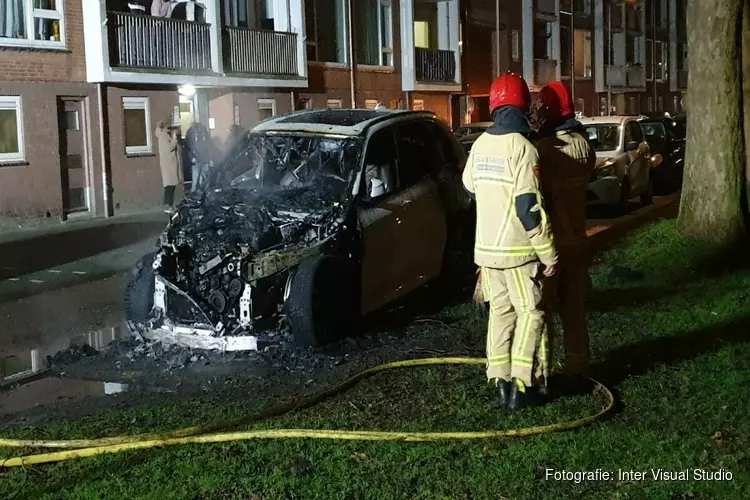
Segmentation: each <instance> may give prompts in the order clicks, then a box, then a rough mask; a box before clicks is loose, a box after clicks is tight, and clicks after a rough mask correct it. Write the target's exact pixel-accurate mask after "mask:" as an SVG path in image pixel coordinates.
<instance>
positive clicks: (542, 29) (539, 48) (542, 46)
mask: <svg viewBox="0 0 750 500" xmlns="http://www.w3.org/2000/svg"><path fill="white" fill-rule="evenodd" d="M553 27H554V23H550V22H547V21H541V20H538V19H536V20H534V59H550V58H551V56H552V29H553Z"/></svg>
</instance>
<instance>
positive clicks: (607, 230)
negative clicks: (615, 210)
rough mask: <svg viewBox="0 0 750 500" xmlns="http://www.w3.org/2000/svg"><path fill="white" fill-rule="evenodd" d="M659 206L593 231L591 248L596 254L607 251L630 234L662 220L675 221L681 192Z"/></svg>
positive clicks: (645, 208) (635, 213) (645, 209)
mask: <svg viewBox="0 0 750 500" xmlns="http://www.w3.org/2000/svg"><path fill="white" fill-rule="evenodd" d="M664 198H665V199H664V201H663V202H662V203H659V204H658V205H653V206H650V207H644V208H641V209H638V210H636V211H635V212H633V213H631V214H628V215H625V216H623V217H620V218H618V219H615V220H614V221H613V223H612V225H610V226H608V227H604V228H601V229H599V230H598V231H593V232H592V234H589V242H590V248H591V249H592V250H593V251H594V252H600V251H602V250H606V249H607V248H609V247H611V246H612V245H615V244H617V243H619V241H620V240H621V239H622V238H623V237H624V236H626V235H627V234H628V233H630V232H632V231H634V230H636V229H638V228H640V227H642V226H644V225H646V224H649V223H651V222H656V221H657V220H660V219H674V218H675V217H677V213H678V211H679V207H680V192H679V191H678V192H677V193H673V194H671V195H669V196H665V197H664Z"/></svg>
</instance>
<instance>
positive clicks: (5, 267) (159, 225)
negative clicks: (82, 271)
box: [0, 209, 168, 280]
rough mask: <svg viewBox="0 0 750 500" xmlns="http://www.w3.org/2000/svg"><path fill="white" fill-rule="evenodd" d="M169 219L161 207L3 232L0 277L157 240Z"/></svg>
mask: <svg viewBox="0 0 750 500" xmlns="http://www.w3.org/2000/svg"><path fill="white" fill-rule="evenodd" d="M167 221H168V219H167V214H165V213H164V211H163V210H161V209H159V210H149V211H144V212H138V213H130V214H123V215H117V216H114V217H110V218H94V219H78V220H75V219H74V220H70V221H67V222H59V223H57V224H40V225H39V226H38V227H33V228H18V229H16V230H5V231H0V280H7V279H8V278H15V277H18V276H22V275H25V274H29V273H34V272H37V271H41V270H44V269H50V268H54V267H56V266H60V265H63V264H67V263H70V262H75V261H79V260H81V259H85V258H87V257H91V256H94V255H99V254H102V253H104V252H108V251H111V250H114V249H117V248H122V247H125V246H128V245H133V244H136V243H141V242H143V241H144V240H147V239H149V238H152V239H153V240H154V242H155V241H156V238H157V237H158V235H159V233H160V232H161V231H162V230H163V229H164V227H165V226H166V224H167Z"/></svg>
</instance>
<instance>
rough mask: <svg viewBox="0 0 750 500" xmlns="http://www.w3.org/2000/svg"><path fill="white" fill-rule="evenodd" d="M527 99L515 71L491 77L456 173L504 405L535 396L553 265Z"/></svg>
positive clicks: (491, 376)
mask: <svg viewBox="0 0 750 500" xmlns="http://www.w3.org/2000/svg"><path fill="white" fill-rule="evenodd" d="M530 104H531V95H530V92H529V87H528V85H527V84H526V82H525V81H524V80H523V79H522V78H521V77H520V76H518V75H515V74H513V73H507V74H505V75H503V76H500V77H499V78H498V79H497V80H495V82H494V83H493V84H492V87H491V88H490V112H491V114H492V118H493V121H494V125H492V126H491V127H490V128H488V129H487V131H486V132H484V133H483V134H482V135H481V136H480V137H479V138H478V139H477V141H476V142H475V143H474V146H473V147H472V148H471V152H470V153H469V158H468V160H467V163H466V168H465V169H464V172H463V184H464V187H465V188H466V190H467V191H468V192H469V193H470V194H471V195H472V196H473V197H474V198H475V200H476V210H477V224H476V237H475V245H474V262H475V263H476V264H477V266H479V267H480V270H481V273H482V287H483V292H484V297H485V298H486V299H488V300H489V303H490V311H489V316H490V317H489V325H488V328H487V379H488V380H489V381H491V382H494V383H495V385H496V386H497V388H498V395H499V397H500V401H501V403H503V404H505V405H507V406H508V407H509V408H510V409H518V408H523V407H525V406H528V405H530V404H536V403H538V402H541V401H540V400H538V399H537V398H536V397H535V396H536V394H535V392H536V391H535V390H533V389H532V387H533V386H537V387H538V386H540V385H542V384H546V382H547V381H546V380H543V381H542V380H539V379H538V378H536V377H535V376H534V374H535V367H534V363H535V362H541V363H544V364H548V362H549V361H548V360H547V359H544V358H543V356H541V355H540V354H541V353H544V352H546V351H545V349H544V346H545V343H546V341H545V338H544V336H545V335H546V330H545V325H544V311H543V309H542V291H543V283H544V277H550V276H553V275H554V274H555V266H556V265H557V251H556V250H555V247H554V245H553V241H552V231H551V229H550V226H549V223H548V219H547V214H546V212H545V210H544V207H543V204H542V203H543V200H542V195H541V192H540V187H539V181H538V178H537V175H538V162H539V155H538V153H537V150H536V148H535V147H534V146H533V145H532V144H531V142H529V140H528V137H529V134H530V133H531V127H530V126H529V122H528V120H527V118H526V116H527V115H528V113H529V108H530ZM539 346H542V348H541V349H539ZM538 351H539V352H538Z"/></svg>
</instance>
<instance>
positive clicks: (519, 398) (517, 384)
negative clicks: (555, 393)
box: [508, 378, 536, 410]
mask: <svg viewBox="0 0 750 500" xmlns="http://www.w3.org/2000/svg"><path fill="white" fill-rule="evenodd" d="M534 392H535V391H534V390H533V388H532V387H526V384H524V383H523V382H522V381H520V380H518V379H516V378H514V379H513V382H511V390H510V399H509V400H508V408H510V409H511V410H520V409H521V408H526V407H527V406H534V405H535V404H536V401H535V398H534Z"/></svg>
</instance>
